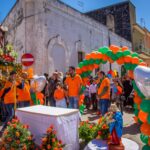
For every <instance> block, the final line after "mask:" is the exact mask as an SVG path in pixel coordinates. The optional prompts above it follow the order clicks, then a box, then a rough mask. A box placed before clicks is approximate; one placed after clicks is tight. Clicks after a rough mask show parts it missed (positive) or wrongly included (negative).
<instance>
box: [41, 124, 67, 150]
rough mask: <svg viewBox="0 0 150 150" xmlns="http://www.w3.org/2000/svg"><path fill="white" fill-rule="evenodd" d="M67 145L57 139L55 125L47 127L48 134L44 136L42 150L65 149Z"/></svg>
mask: <svg viewBox="0 0 150 150" xmlns="http://www.w3.org/2000/svg"><path fill="white" fill-rule="evenodd" d="M64 146H65V145H64V144H62V141H61V140H58V139H57V136H56V130H54V127H53V125H51V126H50V127H49V128H48V129H47V133H46V135H45V136H44V137H43V138H42V144H41V150H63V147H64Z"/></svg>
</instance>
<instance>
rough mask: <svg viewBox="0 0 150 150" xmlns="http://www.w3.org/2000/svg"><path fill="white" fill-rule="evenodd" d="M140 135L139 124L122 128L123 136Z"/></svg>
mask: <svg viewBox="0 0 150 150" xmlns="http://www.w3.org/2000/svg"><path fill="white" fill-rule="evenodd" d="M138 133H140V125H139V124H136V123H134V124H131V125H129V126H127V127H124V128H123V134H130V135H136V134H138Z"/></svg>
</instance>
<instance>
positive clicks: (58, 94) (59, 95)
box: [54, 83, 67, 108]
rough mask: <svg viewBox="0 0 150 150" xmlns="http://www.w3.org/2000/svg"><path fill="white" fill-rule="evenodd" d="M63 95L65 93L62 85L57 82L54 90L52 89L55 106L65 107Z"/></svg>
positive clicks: (64, 95)
mask: <svg viewBox="0 0 150 150" xmlns="http://www.w3.org/2000/svg"><path fill="white" fill-rule="evenodd" d="M65 97H66V93H65V91H64V89H63V85H62V84H61V83H57V85H56V90H55V91H54V98H55V101H56V107H63V108H67V105H66V99H65Z"/></svg>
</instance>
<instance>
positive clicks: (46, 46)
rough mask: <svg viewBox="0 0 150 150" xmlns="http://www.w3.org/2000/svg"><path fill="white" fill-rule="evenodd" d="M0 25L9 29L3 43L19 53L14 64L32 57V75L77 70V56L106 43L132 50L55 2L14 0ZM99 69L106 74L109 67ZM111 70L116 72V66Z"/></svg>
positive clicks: (92, 23) (95, 24)
mask: <svg viewBox="0 0 150 150" xmlns="http://www.w3.org/2000/svg"><path fill="white" fill-rule="evenodd" d="M3 25H4V26H7V27H8V29H9V31H8V33H7V35H6V40H7V41H9V42H12V43H13V44H14V46H15V49H16V50H17V52H18V53H19V56H20V57H19V58H18V62H20V58H21V56H22V54H23V53H32V54H33V55H34V57H35V63H34V65H33V68H34V72H35V73H36V74H43V73H44V72H46V73H50V74H51V73H52V72H53V71H54V70H55V69H57V70H58V71H62V72H65V71H66V69H67V67H68V66H70V65H74V66H75V67H76V66H77V64H78V54H79V52H80V53H81V54H86V53H90V52H91V51H92V50H95V49H98V48H99V47H102V46H108V45H109V43H111V44H115V45H118V46H124V45H125V46H128V47H129V49H132V46H131V43H130V42H129V41H127V40H125V39H123V38H121V37H120V36H118V35H116V34H115V33H113V32H111V31H109V30H108V28H107V27H106V26H104V25H102V24H100V23H98V22H96V21H94V20H93V19H91V18H89V17H87V16H85V15H84V14H81V13H79V12H78V11H76V10H74V9H72V8H70V7H68V6H66V5H65V4H63V3H61V2H59V1H58V0H18V1H17V2H16V4H15V6H14V7H13V9H12V10H11V11H10V13H9V14H8V16H7V17H6V19H5V20H4V22H3ZM102 68H103V69H104V70H105V71H108V70H109V64H108V63H107V64H106V65H104V66H102ZM112 68H113V69H117V70H118V66H117V65H116V64H113V65H112ZM118 71H119V70H118Z"/></svg>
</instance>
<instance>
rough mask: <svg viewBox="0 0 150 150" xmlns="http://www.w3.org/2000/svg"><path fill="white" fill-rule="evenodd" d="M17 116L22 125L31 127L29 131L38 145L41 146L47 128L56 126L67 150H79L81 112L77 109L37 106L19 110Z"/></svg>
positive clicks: (59, 137)
mask: <svg viewBox="0 0 150 150" xmlns="http://www.w3.org/2000/svg"><path fill="white" fill-rule="evenodd" d="M16 115H17V117H18V118H19V119H20V121H21V122H22V123H24V124H28V125H29V130H30V131H31V133H32V134H33V136H34V138H35V142H36V144H38V145H40V144H41V138H42V137H43V134H44V133H46V130H47V128H48V127H49V126H50V125H54V128H55V130H56V131H57V137H58V139H60V140H62V142H63V143H64V144H66V147H67V148H66V149H67V150H78V149H79V138H78V124H79V112H78V110H77V109H64V108H56V107H49V106H42V105H37V106H31V107H26V108H19V109H17V111H16Z"/></svg>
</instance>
